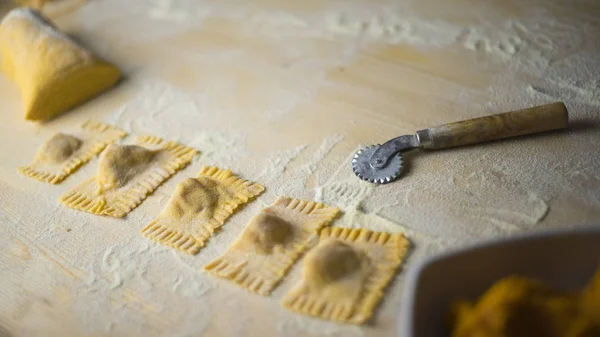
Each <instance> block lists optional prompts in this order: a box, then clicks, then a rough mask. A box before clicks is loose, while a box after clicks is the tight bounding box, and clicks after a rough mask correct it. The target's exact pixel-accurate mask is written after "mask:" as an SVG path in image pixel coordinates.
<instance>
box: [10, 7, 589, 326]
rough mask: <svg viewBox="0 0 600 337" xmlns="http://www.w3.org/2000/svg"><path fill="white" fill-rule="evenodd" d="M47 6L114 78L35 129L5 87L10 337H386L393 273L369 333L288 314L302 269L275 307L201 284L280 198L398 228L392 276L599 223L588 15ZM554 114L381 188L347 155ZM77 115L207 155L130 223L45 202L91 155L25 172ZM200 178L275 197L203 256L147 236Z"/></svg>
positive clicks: (445, 155)
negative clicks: (543, 232) (52, 181)
mask: <svg viewBox="0 0 600 337" xmlns="http://www.w3.org/2000/svg"><path fill="white" fill-rule="evenodd" d="M169 6H170V7H169ZM57 13H58V14H56V15H59V16H58V17H57V18H56V21H57V24H58V26H59V27H60V28H61V29H63V30H64V31H66V32H68V33H69V34H71V35H72V36H74V37H75V38H76V39H78V40H79V41H81V42H82V43H83V44H85V45H86V46H88V47H90V48H91V49H92V50H94V51H95V52H97V53H98V54H99V55H101V56H103V57H105V58H107V59H108V60H110V61H112V62H114V63H115V64H117V65H119V66H120V67H121V68H122V69H123V70H124V72H125V73H126V74H127V79H126V80H125V81H124V82H123V83H122V84H121V85H119V86H118V87H117V88H116V89H115V90H113V91H111V92H109V93H107V94H105V95H103V96H101V97H99V98H97V99H96V100H94V101H92V102H90V103H89V104H86V105H84V106H82V107H80V108H77V109H75V110H74V111H72V112H70V113H68V114H65V115H64V116H61V117H60V118H57V119H55V120H52V121H50V122H48V123H44V124H35V123H30V122H25V121H24V120H23V116H22V110H21V106H20V104H21V102H20V97H19V92H18V90H17V88H16V86H15V85H14V83H11V82H10V81H9V80H8V79H7V78H6V77H5V76H3V75H2V76H0V102H1V103H0V115H1V118H2V123H0V139H1V141H0V228H1V230H2V235H0V270H1V272H2V276H1V277H0V289H1V290H0V336H2V337H4V336H84V335H85V336H166V335H168V336H199V335H203V336H252V335H255V336H322V335H328V336H390V335H394V333H395V331H396V324H397V317H398V313H399V305H400V303H401V301H402V298H403V296H402V291H403V286H402V285H403V279H404V275H405V271H404V270H402V271H400V273H399V275H398V277H397V278H396V279H395V280H394V282H393V284H392V285H391V286H390V288H389V289H388V291H387V292H386V299H385V300H384V301H383V302H382V304H381V306H380V307H379V309H378V310H377V312H376V314H375V317H374V319H373V320H372V321H370V322H369V324H367V325H366V326H364V327H355V326H349V325H341V324H335V323H330V322H321V321H319V320H316V319H311V318H304V317H301V316H298V315H294V314H292V313H290V312H287V311H286V310H284V309H282V308H281V307H280V305H279V301H280V300H281V298H283V296H284V295H285V294H286V292H287V291H288V290H289V289H291V287H292V286H293V285H294V284H295V283H296V282H297V280H298V279H299V277H300V272H301V262H299V263H298V264H296V265H295V266H294V268H293V270H292V272H291V274H290V275H289V276H288V277H286V278H285V280H284V282H283V283H282V284H281V286H279V287H278V288H277V289H276V290H275V292H274V293H273V295H272V296H270V297H267V298H264V297H261V296H255V295H251V294H248V293H247V292H245V291H244V290H242V289H239V288H238V287H236V286H235V285H233V284H230V283H227V282H225V281H222V280H218V279H215V278H213V277H211V276H209V275H206V274H205V273H203V272H202V266H203V265H205V264H206V263H208V262H210V261H211V260H212V259H213V258H214V257H216V256H218V255H219V254H221V253H223V252H224V251H225V250H226V248H227V246H228V245H229V244H230V243H231V242H232V241H233V239H234V238H235V237H236V236H237V234H239V233H240V231H241V230H242V228H243V227H244V226H245V224H246V223H247V221H248V220H249V219H250V217H251V216H252V215H253V214H254V213H256V212H257V211H258V210H259V209H261V208H262V207H264V206H265V205H267V204H269V203H271V202H273V201H274V200H275V198H276V197H277V196H278V195H289V196H292V197H299V198H308V199H313V198H316V197H319V198H321V199H322V200H324V201H330V200H334V201H335V202H336V204H337V205H338V206H340V207H342V208H343V209H344V213H345V215H344V216H343V217H342V218H340V219H338V221H337V222H336V225H348V226H355V227H367V228H371V229H385V230H391V231H401V232H405V233H406V234H407V235H408V236H409V238H411V241H412V243H413V246H414V247H415V249H414V250H413V252H412V253H411V255H410V256H409V257H408V260H407V265H406V266H405V268H407V267H409V266H410V265H413V264H414V263H415V262H417V261H418V260H419V259H421V258H423V257H424V256H427V255H430V254H432V253H433V252H435V251H437V250H440V249H447V248H449V247H452V246H455V245H461V244H464V243H469V242H473V241H477V240H481V239H484V238H489V237H497V236H505V235H514V234H516V233H519V232H522V231H530V230H540V229H544V228H550V227H568V226H577V225H581V224H585V223H590V222H595V223H598V222H599V220H600V192H599V191H600V176H599V173H598V172H600V171H599V169H600V146H599V139H600V131H599V130H600V129H599V126H598V125H599V123H600V117H598V109H599V108H600V101H599V98H600V91H599V90H598V80H597V79H598V78H599V76H600V58H598V57H597V56H598V55H599V52H600V50H599V48H600V44H598V43H596V40H597V36H599V34H600V21H599V19H598V18H599V17H600V9H599V5H598V4H596V3H595V1H559V0H555V1H542V0H539V1H536V0H530V1H516V0H515V1H470V0H460V1H452V2H449V1H443V0H426V1H423V0H420V1H417V0H404V1H398V2H397V4H395V5H390V3H389V2H388V1H364V2H362V1H339V2H338V1H301V2H300V1H296V2H284V1H272V0H256V1H253V2H252V3H248V2H245V1H239V2H238V1H219V2H214V3H213V2H207V3H203V2H194V1H184V0H181V1H150V0H147V1H143V0H135V1H117V0H98V1H89V2H88V3H87V4H85V5H84V6H82V7H79V8H76V9H75V10H69V11H67V12H60V13H59V12H57ZM339 13H345V15H346V18H345V19H344V20H340V17H339V15H338V14H339ZM390 13H391V14H390ZM388 14H390V15H392V14H393V15H392V19H383V21H384V23H383V24H381V23H377V20H375V19H373V20H374V21H375V23H373V20H372V18H373V17H378V15H379V16H381V17H383V16H385V15H388ZM386 20H388V21H389V20H391V21H389V22H392V21H393V22H392V23H389V22H388V21H386ZM394 20H395V21H394ZM332 21H333V23H332ZM357 27H358V28H357ZM381 27H384V28H386V27H387V28H389V29H391V30H392V32H391V33H390V35H385V34H383V33H381V30H382V28H381ZM390 27H391V28H390ZM387 28H386V29H387ZM384 30H385V29H384ZM357 31H358V33H357ZM553 101H564V102H565V103H566V105H567V107H568V108H569V111H570V114H571V121H572V126H571V128H570V129H569V130H568V131H562V132H556V133H548V134H544V135H540V136H534V137H522V138H518V139H515V140H509V141H503V142H492V143H488V144H485V145H481V146H469V147H464V148H457V149H451V150H445V151H433V152H422V153H414V154H411V155H407V156H406V158H405V159H406V161H407V169H406V175H405V176H404V177H403V178H402V179H401V180H400V181H398V182H396V183H393V184H389V185H386V186H381V187H376V188H372V187H370V186H368V184H366V183H362V182H359V181H357V179H355V178H354V177H353V176H352V172H351V168H350V165H349V161H348V158H349V156H350V155H351V154H352V153H353V152H354V151H355V150H356V149H357V148H358V146H359V145H360V144H363V145H367V144H374V143H381V142H384V141H386V140H388V139H390V138H392V137H395V136H398V135H402V134H407V133H413V132H414V131H416V130H419V129H423V128H426V127H431V126H434V125H440V124H444V123H448V122H453V121H457V120H463V119H469V118H475V117H480V116H485V115H489V114H494V113H500V112H504V111H512V110H517V109H521V108H526V107H529V106H534V105H541V104H545V103H550V102H553ZM89 119H92V120H98V121H102V122H107V123H112V124H114V125H116V126H119V127H122V128H124V129H125V130H127V131H128V132H130V135H139V134H154V135H157V136H160V137H163V138H165V139H174V140H179V141H181V142H183V143H185V144H186V145H190V146H195V147H197V148H198V150H200V151H202V152H203V153H202V155H201V156H200V157H199V158H198V159H197V160H195V161H194V162H193V164H192V165H190V166H189V167H188V168H187V169H185V170H184V171H183V172H181V173H179V174H177V175H176V176H174V178H172V179H170V180H169V181H168V182H167V183H166V184H165V185H163V186H161V187H160V188H159V189H158V190H157V191H156V193H154V194H153V195H152V196H151V197H149V198H148V199H147V200H146V201H145V202H144V203H143V204H142V205H141V206H140V207H138V208H137V209H135V210H134V211H133V212H132V213H130V214H129V215H128V216H127V218H125V219H112V218H106V217H98V216H95V215H91V214H87V213H82V212H78V211H75V210H72V209H69V208H66V207H64V206H62V205H60V204H59V203H58V198H59V196H60V195H61V194H63V193H65V192H66V191H67V190H69V189H71V188H73V187H74V186H76V185H77V184H79V183H80V182H81V181H83V180H84V179H86V178H88V177H91V176H93V174H94V173H95V170H96V161H95V160H94V161H92V162H91V163H90V164H88V165H86V166H84V167H83V168H82V169H81V170H79V171H78V172H77V173H76V174H74V175H73V176H71V177H69V178H68V179H66V180H65V181H64V182H63V183H62V184H60V185H57V186H51V185H48V184H43V183H40V182H38V181H35V180H33V179H30V178H27V177H25V176H21V175H19V174H18V173H17V167H19V166H21V165H24V164H26V163H28V162H29V161H30V160H31V159H32V158H33V155H34V153H35V151H36V149H37V147H38V146H39V145H41V144H42V143H43V141H44V140H45V139H47V138H49V137H50V136H52V134H54V133H55V132H57V131H67V130H69V129H73V128H76V127H77V126H79V125H80V124H82V123H83V122H84V121H86V120H89ZM128 141H131V137H130V138H128ZM302 146H306V147H302ZM330 148H331V151H329V149H330ZM295 149H296V150H297V152H298V153H299V154H298V156H296V157H294V156H291V157H292V159H291V160H290V162H289V164H288V165H287V167H286V170H285V171H284V172H280V171H277V169H276V167H277V166H282V165H284V164H285V162H286V161H285V160H282V159H281V158H284V157H285V155H286V154H289V153H292V152H294V151H296V150H295ZM286 151H287V152H286ZM274 153H276V154H279V155H280V156H279V157H278V156H275V157H273V154H274ZM203 164H217V165H221V166H224V167H230V168H231V169H232V170H234V171H236V172H237V173H239V174H240V175H241V176H242V177H244V178H247V179H255V180H257V181H258V182H260V183H261V184H263V185H265V187H266V188H267V191H266V193H265V194H264V195H263V196H261V197H260V198H259V199H258V200H257V201H256V202H254V203H252V204H250V205H249V206H248V207H245V208H243V209H242V211H241V212H239V213H238V214H236V215H235V216H233V217H232V218H231V220H230V222H228V223H227V224H226V225H225V226H224V228H223V231H222V232H220V233H219V234H218V235H216V236H215V237H214V238H213V239H211V241H210V242H208V244H207V246H206V247H205V248H204V249H203V250H202V251H200V253H199V254H198V255H196V256H185V255H182V254H179V253H177V252H175V251H173V250H172V249H170V248H167V247H161V246H158V245H156V244H154V243H153V242H150V241H149V240H147V239H146V238H144V237H142V236H141V235H139V230H140V229H141V228H143V227H144V226H145V225H146V224H147V223H148V222H149V221H150V220H151V219H153V218H154V217H155V216H156V215H157V214H158V213H159V212H160V210H161V209H162V207H164V205H165V204H166V202H167V200H168V197H169V195H170V193H171V192H172V191H173V190H174V187H175V185H176V184H177V182H179V181H180V180H181V179H183V178H184V177H188V176H194V175H196V174H197V172H198V171H199V170H200V167H201V166H202V165H203ZM265 172H266V173H265ZM298 182H300V183H298ZM297 185H299V186H300V187H297ZM328 193H329V194H328ZM336 193H337V194H336ZM328 195H329V196H330V195H336V197H328ZM358 201H362V202H361V204H360V205H359V206H357V204H356V203H358ZM355 202H356V203H355ZM558 253H559V252H558ZM448 277H460V276H457V275H449V276H448ZM440 286H443V280H440ZM3 329H4V330H5V331H3Z"/></svg>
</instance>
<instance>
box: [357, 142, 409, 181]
mask: <svg viewBox="0 0 600 337" xmlns="http://www.w3.org/2000/svg"><path fill="white" fill-rule="evenodd" d="M379 146H380V145H373V146H369V147H366V148H364V149H362V150H360V151H358V152H357V153H356V155H354V159H352V170H353V171H354V174H356V176H358V177H359V178H360V179H362V180H366V181H368V182H370V183H373V184H387V183H389V182H392V181H394V180H396V179H397V178H398V177H399V176H400V173H402V169H403V168H404V161H403V160H402V154H401V153H400V152H398V153H396V154H395V155H393V156H392V157H391V158H390V160H389V161H388V163H387V165H386V166H384V167H382V168H380V169H376V168H374V167H373V166H371V164H370V162H369V160H370V159H371V156H372V155H373V153H374V152H375V150H377V148H378V147H379Z"/></svg>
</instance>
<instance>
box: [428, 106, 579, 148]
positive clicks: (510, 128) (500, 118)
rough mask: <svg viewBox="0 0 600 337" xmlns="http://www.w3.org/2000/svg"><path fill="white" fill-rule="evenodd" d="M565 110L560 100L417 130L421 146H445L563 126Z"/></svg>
mask: <svg viewBox="0 0 600 337" xmlns="http://www.w3.org/2000/svg"><path fill="white" fill-rule="evenodd" d="M568 120H569V113H568V112H567V107H565V105H564V103H562V102H557V103H552V104H546V105H540V106H536V107H533V108H529V109H523V110H517V111H511V112H505V113H502V114H499V115H492V116H486V117H481V118H475V119H470V120H467V121H462V122H456V123H450V124H444V125H440V126H436V127H433V128H429V129H425V130H421V131H417V135H418V136H419V140H420V141H421V147H423V148H426V149H445V148H448V147H453V146H461V145H469V144H475V143H482V142H487V141H490V140H496V139H503V138H508V137H515V136H521V135H528V134H532V133H537V132H543V131H550V130H556V129H563V128H566V127H567V123H568Z"/></svg>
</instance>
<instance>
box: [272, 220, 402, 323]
mask: <svg viewBox="0 0 600 337" xmlns="http://www.w3.org/2000/svg"><path fill="white" fill-rule="evenodd" d="M408 245H409V243H408V240H407V239H406V238H405V237H404V235H402V234H389V233H380V232H373V231H370V230H367V229H362V228H357V229H350V228H340V227H329V228H324V229H323V230H322V231H321V240H320V242H319V245H318V246H317V247H315V248H314V249H312V250H310V251H309V252H308V253H307V254H306V257H305V259H304V269H303V273H302V280H301V281H300V283H299V284H297V285H296V286H295V287H294V288H293V289H292V290H290V292H289V293H288V294H287V295H286V297H285V298H284V299H283V301H282V305H283V306H284V307H286V308H288V309H290V310H292V311H294V312H297V313H301V314H305V315H310V316H316V317H320V318H325V319H331V320H337V321H342V322H348V323H355V324H362V323H364V322H366V321H367V320H368V319H369V318H370V317H371V315H372V314H373V310H374V309H375V306H376V305H377V304H378V303H379V301H380V300H381V297H382V296H383V289H384V288H385V286H386V285H387V284H388V283H389V282H390V281H391V280H392V277H393V276H394V274H395V273H396V270H397V269H398V267H399V266H400V264H401V263H402V260H403V259H404V256H405V254H406V251H407V249H408Z"/></svg>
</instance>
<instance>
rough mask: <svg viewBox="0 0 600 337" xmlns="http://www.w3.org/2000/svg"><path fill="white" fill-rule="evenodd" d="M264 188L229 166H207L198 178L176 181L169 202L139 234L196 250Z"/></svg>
mask: <svg viewBox="0 0 600 337" xmlns="http://www.w3.org/2000/svg"><path fill="white" fill-rule="evenodd" d="M264 190H265V188H264V187H263V186H261V185H260V184H257V183H254V182H251V181H247V180H243V179H241V178H239V177H238V176H236V175H235V174H233V173H232V172H231V171H230V170H222V169H220V168H218V167H213V166H207V167H204V168H202V171H200V174H199V175H198V177H197V178H188V179H185V180H183V181H182V182H180V183H179V184H178V185H177V188H176V190H175V192H173V195H172V196H171V199H170V200H169V203H168V204H167V206H166V207H165V209H164V210H163V211H162V212H161V213H160V215H159V216H158V217H157V218H156V219H154V220H153V221H152V222H150V223H149V224H148V225H147V226H146V227H145V228H144V229H142V235H144V236H146V237H147V238H150V239H152V240H154V241H156V242H158V243H162V244H165V245H168V246H171V247H173V248H176V249H178V250H180V251H183V252H186V253H189V254H196V253H197V252H198V251H199V250H200V248H201V247H202V246H204V243H205V242H206V240H208V238H209V237H210V236H211V235H212V233H213V232H214V231H215V230H217V229H218V228H220V227H221V226H223V224H224V223H225V221H226V220H227V218H229V216H231V214H233V212H234V211H235V210H236V208H237V207H238V206H240V205H242V204H245V203H247V202H249V201H250V200H251V199H252V198H254V197H256V196H258V195H260V194H261V193H262V192H263V191H264Z"/></svg>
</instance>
